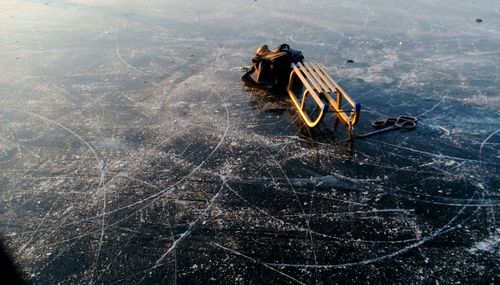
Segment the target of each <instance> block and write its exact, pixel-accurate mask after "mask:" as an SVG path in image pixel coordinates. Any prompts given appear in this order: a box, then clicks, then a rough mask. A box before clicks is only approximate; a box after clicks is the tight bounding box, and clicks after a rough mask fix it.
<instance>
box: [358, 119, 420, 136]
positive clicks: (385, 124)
mask: <svg viewBox="0 0 500 285" xmlns="http://www.w3.org/2000/svg"><path fill="white" fill-rule="evenodd" d="M372 127H373V128H374V129H377V130H376V131H373V132H369V133H366V134H362V135H356V136H354V137H355V138H361V139H362V138H367V137H370V136H373V135H375V134H380V133H385V132H387V131H392V130H407V131H410V130H413V129H415V128H416V127H417V117H412V116H399V117H397V118H394V117H389V118H386V119H382V120H377V121H375V122H373V123H372Z"/></svg>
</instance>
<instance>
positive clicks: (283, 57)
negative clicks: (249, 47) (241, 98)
mask: <svg viewBox="0 0 500 285" xmlns="http://www.w3.org/2000/svg"><path fill="white" fill-rule="evenodd" d="M303 60H304V56H303V55H302V52H301V51H298V50H293V49H291V48H290V46H289V45H287V44H282V45H280V46H279V47H278V48H276V49H274V50H272V51H270V50H269V48H268V47H267V45H262V46H261V47H260V48H258V49H257V51H256V52H255V55H254V56H253V57H252V69H251V70H250V71H248V72H247V73H245V74H244V75H243V76H242V77H241V79H242V80H243V81H245V82H247V83H249V84H251V85H256V86H258V87H261V88H265V89H272V90H276V89H284V88H286V86H287V84H288V80H289V78H290V72H291V66H290V65H291V64H292V63H298V62H302V61H303Z"/></svg>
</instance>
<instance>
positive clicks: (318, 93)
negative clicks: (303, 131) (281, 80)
mask: <svg viewBox="0 0 500 285" xmlns="http://www.w3.org/2000/svg"><path fill="white" fill-rule="evenodd" d="M297 78H298V79H299V80H300V82H297V81H296V79H297ZM287 91H288V94H289V95H290V98H291V99H292V102H293V105H294V106H295V109H297V112H298V113H299V115H300V117H301V118H302V120H303V121H304V122H305V123H306V124H307V126H309V127H311V128H314V127H315V126H317V125H318V124H319V123H321V121H322V120H323V118H324V116H325V113H326V112H327V110H328V108H329V107H330V108H331V110H332V111H333V112H335V113H336V115H337V116H336V117H337V118H338V119H339V120H340V121H341V122H342V123H343V124H344V125H345V126H346V127H348V128H349V131H350V132H352V129H353V127H354V125H355V124H356V123H357V122H358V120H359V113H360V111H361V104H360V103H356V102H354V100H352V99H351V97H349V95H347V93H346V92H345V91H344V90H343V89H342V88H341V87H340V86H339V85H338V84H337V83H336V82H335V81H334V80H333V79H332V78H331V77H330V76H329V75H328V74H327V73H326V72H325V71H324V70H323V69H322V68H321V67H319V66H318V65H317V64H314V63H308V62H306V63H300V62H299V63H298V64H293V63H292V72H291V73H290V81H289V83H288V88H287ZM334 93H335V96H334V97H335V98H336V99H333V98H332V95H333V94H334ZM299 96H300V97H299ZM308 96H311V97H312V99H313V100H314V102H315V103H316V105H317V107H318V109H319V114H315V116H316V118H315V119H311V118H310V116H309V114H308V112H307V111H306V106H305V103H306V100H307V98H308ZM298 98H300V99H298ZM309 113H311V112H309Z"/></svg>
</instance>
